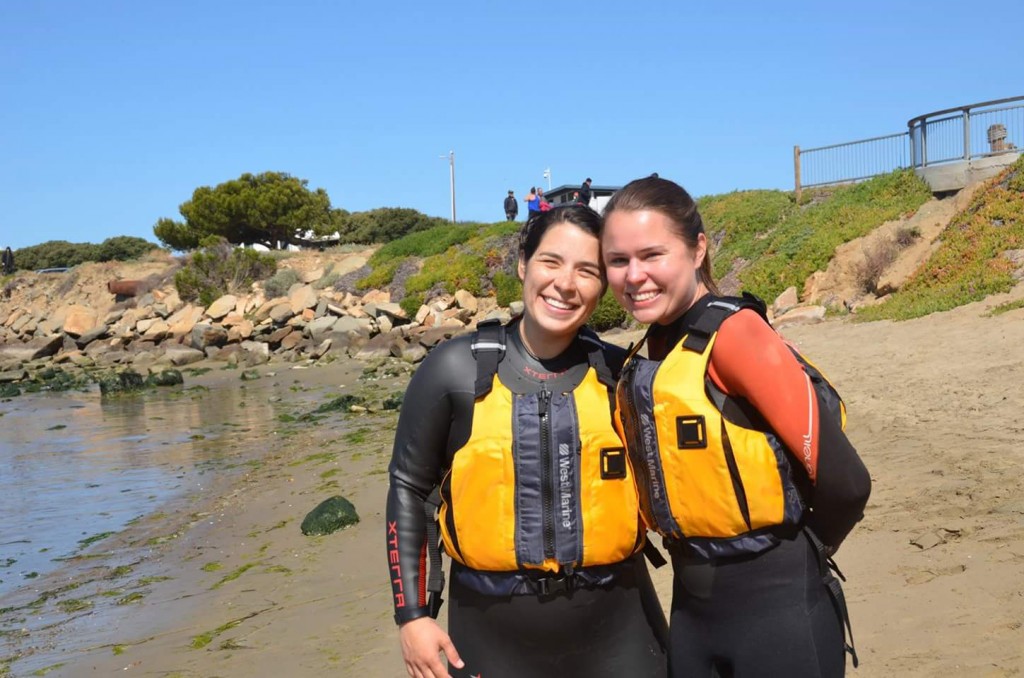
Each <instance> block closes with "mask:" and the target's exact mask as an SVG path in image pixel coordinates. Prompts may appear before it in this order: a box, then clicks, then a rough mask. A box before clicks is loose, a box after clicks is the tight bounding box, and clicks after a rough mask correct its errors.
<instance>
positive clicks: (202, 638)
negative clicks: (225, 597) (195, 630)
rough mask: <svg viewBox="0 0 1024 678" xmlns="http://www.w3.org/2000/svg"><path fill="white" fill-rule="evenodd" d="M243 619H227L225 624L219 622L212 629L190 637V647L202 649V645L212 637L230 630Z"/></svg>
mask: <svg viewBox="0 0 1024 678" xmlns="http://www.w3.org/2000/svg"><path fill="white" fill-rule="evenodd" d="M243 621H244V620H242V619H233V620H231V621H229V622H228V623H227V624H221V625H220V626H218V627H217V628H215V629H213V630H212V631H207V632H206V633H200V634H199V635H198V636H195V637H193V638H192V648H193V649H195V650H201V649H203V648H204V647H206V646H207V645H209V644H210V643H212V642H213V639H214V638H216V637H217V636H219V635H220V634H222V633H224V632H225V631H230V630H231V629H233V628H235V627H236V626H238V625H239V624H241V623H242V622H243Z"/></svg>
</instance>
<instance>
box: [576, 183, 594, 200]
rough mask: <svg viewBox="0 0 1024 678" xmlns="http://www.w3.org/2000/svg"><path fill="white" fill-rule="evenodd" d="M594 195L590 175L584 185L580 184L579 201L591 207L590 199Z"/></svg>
mask: <svg viewBox="0 0 1024 678" xmlns="http://www.w3.org/2000/svg"><path fill="white" fill-rule="evenodd" d="M592 197H594V193H593V192H592V191H591V190H590V177H587V180H586V181H584V182H583V185H581V186H580V190H579V197H578V198H577V201H578V202H579V203H580V204H581V205H586V206H587V207H590V199H591V198H592Z"/></svg>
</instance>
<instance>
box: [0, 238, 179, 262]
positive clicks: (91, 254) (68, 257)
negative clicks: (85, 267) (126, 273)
mask: <svg viewBox="0 0 1024 678" xmlns="http://www.w3.org/2000/svg"><path fill="white" fill-rule="evenodd" d="M154 249H159V248H158V247H157V246H156V245H154V244H153V243H151V242H149V241H147V240H143V239H142V238H135V237H132V236H127V235H119V236H115V237H113V238H107V239H106V240H104V241H103V242H102V243H100V244H99V245H94V244H92V243H87V242H83V243H72V242H68V241H66V240H49V241H47V242H44V243H40V244H39V245H32V246H30V247H23V248H21V249H19V250H15V251H14V264H15V266H16V267H17V268H18V269H19V270H22V271H37V270H39V269H41V268H60V267H67V268H71V267H72V266H77V265H79V264H82V263H85V262H87V261H129V260H131V259H137V258H138V257H140V256H141V255H143V254H145V253H147V252H149V251H151V250H154Z"/></svg>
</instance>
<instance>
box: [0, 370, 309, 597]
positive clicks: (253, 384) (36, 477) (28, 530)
mask: <svg viewBox="0 0 1024 678" xmlns="http://www.w3.org/2000/svg"><path fill="white" fill-rule="evenodd" d="M228 379H229V383H226V384H225V383H223V382H224V381H225V379H224V378H223V377H222V378H221V382H222V383H221V385H220V386H219V387H214V388H213V390H207V389H205V388H203V387H195V386H190V384H192V383H195V382H196V381H198V380H191V379H189V378H188V377H186V385H185V387H170V388H162V389H157V390H154V391H150V392H146V393H145V394H142V395H135V396H130V397H122V398H101V397H100V394H99V392H98V390H93V391H90V392H86V393H60V394H47V393H36V394H27V395H23V396H20V397H17V398H14V399H12V400H9V401H7V402H0V609H2V608H3V607H4V606H5V598H9V596H10V594H11V593H12V592H13V591H14V590H15V589H17V588H19V587H23V586H25V585H26V584H31V583H32V582H33V580H34V579H35V578H37V577H42V576H43V575H45V574H47V573H49V572H52V571H54V570H56V569H57V568H59V567H62V566H64V567H68V566H69V564H68V563H67V562H66V560H64V559H67V558H68V557H70V556H74V555H76V554H78V553H81V552H83V551H86V550H88V549H90V548H93V549H99V548H102V541H103V535H104V534H105V533H112V532H116V531H118V530H121V529H123V528H124V527H125V526H126V525H128V524H129V522H131V521H132V520H134V519H137V518H139V517H141V516H144V515H146V514H148V513H150V512H152V511H154V510H156V509H157V507H159V506H161V505H162V504H164V503H166V502H167V501H169V500H172V499H174V498H175V497H178V496H182V495H184V494H185V493H187V492H190V491H194V490H201V489H202V487H203V485H204V480H205V481H206V482H209V480H210V479H209V477H208V476H206V474H208V473H215V472H227V471H228V470H229V469H231V468H234V467H237V466H238V465H239V464H243V463H245V461H247V460H249V459H253V458H256V457H258V456H259V455H260V454H261V453H263V452H265V451H266V450H267V449H268V448H269V447H270V446H271V445H272V444H273V442H272V441H273V434H272V431H273V429H274V428H275V426H277V425H280V424H279V422H278V419H277V417H278V415H279V414H280V413H282V412H289V413H296V412H301V411H306V410H308V409H311V407H312V406H314V405H315V404H317V403H318V402H319V400H320V398H321V396H322V390H321V389H314V390H311V391H309V392H306V391H304V390H302V389H300V388H298V387H296V381H297V380H298V379H297V377H296V376H295V373H290V374H287V376H286V377H283V378H263V379H260V380H256V381H250V382H241V383H240V382H235V381H233V379H237V377H236V376H234V375H231V377H229V378H228Z"/></svg>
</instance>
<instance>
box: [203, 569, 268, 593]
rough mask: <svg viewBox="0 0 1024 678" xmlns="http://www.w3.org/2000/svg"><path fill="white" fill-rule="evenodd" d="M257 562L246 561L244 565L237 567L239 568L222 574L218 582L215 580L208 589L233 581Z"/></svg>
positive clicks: (217, 587)
mask: <svg viewBox="0 0 1024 678" xmlns="http://www.w3.org/2000/svg"><path fill="white" fill-rule="evenodd" d="M257 564H258V563H246V564H245V565H242V566H241V567H239V568H237V569H235V570H232V571H231V572H229V573H228V574H226V575H224V576H223V577H222V578H221V580H220V581H219V582H217V583H216V584H214V585H213V586H211V587H210V589H211V590H213V589H219V588H220V587H221V586H224V584H227V583H228V582H230V581H234V580H236V579H238V578H239V577H241V576H242V575H243V574H245V573H246V572H248V571H249V570H251V569H252V568H254V567H256V565H257Z"/></svg>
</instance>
